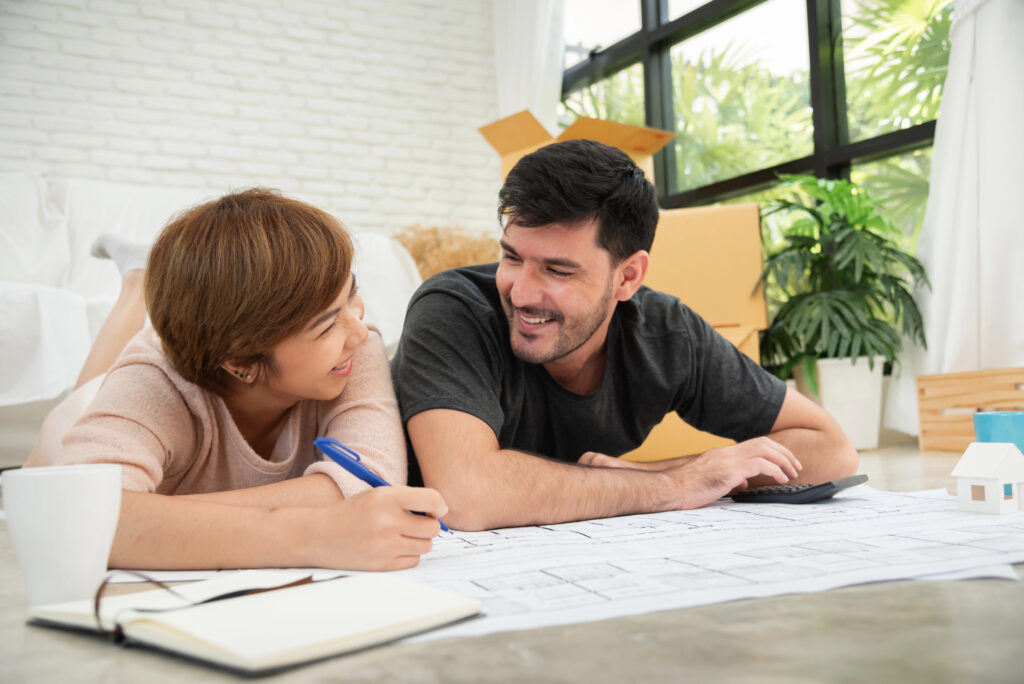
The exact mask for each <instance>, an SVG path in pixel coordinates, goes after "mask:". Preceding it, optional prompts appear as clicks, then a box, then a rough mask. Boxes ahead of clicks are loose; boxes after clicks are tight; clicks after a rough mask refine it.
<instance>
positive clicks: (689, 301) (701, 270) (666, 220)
mask: <svg viewBox="0 0 1024 684" xmlns="http://www.w3.org/2000/svg"><path fill="white" fill-rule="evenodd" d="M761 269H762V260H761V220H760V215H759V214H758V208H757V205H756V204H736V205H730V206H722V207H696V208H693V209H666V210H663V211H662V212H661V217H660V219H659V220H658V230H657V233H656V234H655V238H654V245H653V247H652V248H651V267H650V270H649V271H648V273H647V278H646V280H645V281H644V283H645V284H646V285H647V286H649V287H651V288H653V289H655V290H661V291H662V292H667V293H669V294H672V295H675V296H676V297H679V299H681V300H682V301H683V303H685V304H686V305H687V306H689V307H690V308H691V309H693V310H694V311H696V312H697V313H699V314H700V315H701V316H703V317H704V319H705V320H707V321H708V323H710V324H711V325H712V326H714V328H715V329H716V330H717V331H718V332H719V333H721V334H722V336H723V337H725V338H726V339H727V340H729V341H730V342H732V343H733V344H735V345H736V346H737V347H739V349H740V351H742V352H743V353H744V354H746V355H747V356H749V357H750V358H752V359H753V360H754V361H756V362H757V363H760V362H761V358H760V353H761V351H760V344H759V342H760V340H759V336H758V331H760V330H764V329H765V328H767V327H768V313H767V310H766V308H765V301H764V288H763V287H759V286H757V281H758V279H759V278H760V277H761ZM755 287H757V289H756V290H755ZM729 444H734V442H733V441H732V440H729V439H725V438H723V437H716V436H715V435H712V434H709V433H707V432H701V431H700V430H697V429H695V428H692V427H690V426H689V425H687V424H686V423H685V422H683V420H682V419H681V418H679V416H677V415H676V414H675V413H670V414H669V415H667V416H665V419H664V420H663V421H662V422H661V424H660V425H658V426H657V427H656V428H654V430H653V431H652V432H651V434H650V435H649V436H648V437H647V441H645V442H644V443H643V445H642V446H641V447H640V448H639V449H636V450H635V451H632V452H630V453H628V454H626V455H625V456H624V458H626V459H629V460H632V461H660V460H664V459H666V458H675V457H677V456H685V455H688V454H699V453H702V452H704V451H707V450H708V449H714V448H715V447H719V446H726V445H729Z"/></svg>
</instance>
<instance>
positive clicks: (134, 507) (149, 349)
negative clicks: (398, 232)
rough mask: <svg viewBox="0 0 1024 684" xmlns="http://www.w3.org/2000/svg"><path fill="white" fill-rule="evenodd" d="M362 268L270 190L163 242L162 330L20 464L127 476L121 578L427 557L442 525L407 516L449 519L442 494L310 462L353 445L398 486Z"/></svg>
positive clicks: (150, 305) (116, 560)
mask: <svg viewBox="0 0 1024 684" xmlns="http://www.w3.org/2000/svg"><path fill="white" fill-rule="evenodd" d="M352 251H353V250H352V242H351V240H350V239H349V236H348V234H347V233H346V232H345V230H344V228H343V227H342V226H341V224H340V223H339V222H338V221H337V220H336V219H334V218H333V217H332V216H330V215H329V214H327V213H325V212H323V211H320V210H318V209H316V208H315V207H312V206H310V205H307V204H304V203H302V202H299V201H296V200H293V199H290V198H287V197H283V196H282V195H280V194H278V193H275V192H272V191H269V190H265V189H259V188H257V189H252V190H247V191H243V192H239V193H234V194H231V195H227V196H225V197H222V198H220V199H218V200H214V201H212V202H208V203H206V204H202V205H199V206H197V207H194V208H192V209H189V210H188V211H186V212H184V213H182V214H181V215H180V216H178V217H177V218H175V219H174V220H172V221H171V222H170V223H169V224H168V225H167V227H166V228H165V229H164V230H163V232H162V233H161V234H160V236H159V237H158V238H157V240H156V242H155V244H154V245H153V248H152V251H151V252H150V256H149V262H148V265H147V270H146V275H145V286H144V294H145V302H146V308H147V310H148V312H149V317H150V320H151V321H152V327H146V328H144V329H143V330H141V331H139V332H138V333H137V334H136V335H134V337H132V338H131V339H130V340H129V341H128V342H127V345H125V346H124V349H123V351H121V353H120V355H119V356H118V357H117V358H116V360H114V361H113V364H112V365H111V366H110V367H109V369H108V370H107V371H106V372H105V373H104V374H102V375H100V376H98V377H95V378H93V379H91V380H88V382H86V383H85V384H84V385H82V386H81V387H79V388H78V389H77V390H76V391H75V392H74V393H73V394H72V395H71V396H70V397H69V398H68V399H67V400H66V401H65V402H63V403H62V404H61V405H59V406H58V407H57V409H55V411H54V412H53V413H52V414H51V415H50V417H48V419H47V422H46V423H45V424H44V426H43V437H42V438H41V440H40V443H39V444H38V445H37V448H36V450H35V451H34V453H33V455H32V457H30V459H29V463H28V464H26V465H28V466H35V465H49V464H54V463H62V464H69V463H118V464H120V465H121V466H122V470H123V487H124V490H125V491H124V492H123V493H124V497H123V501H124V503H123V505H122V510H121V518H120V521H119V524H118V533H117V537H116V538H115V541H114V548H113V551H112V553H111V564H112V565H116V566H120V567H136V568H140V567H141V568H154V567H156V568H175V567H188V568H204V567H212V568H222V567H288V566H320V567H338V568H352V569H382V568H387V569H391V568H398V567H408V566H410V565H415V564H416V562H418V560H419V556H420V555H421V554H422V553H425V552H426V551H427V550H429V549H430V545H431V542H430V540H431V538H432V537H433V536H434V535H436V534H437V531H438V529H439V525H438V523H437V521H436V520H435V519H433V518H429V517H428V518H425V517H422V516H414V515H412V514H410V513H408V512H407V511H409V510H416V511H426V512H428V513H429V514H430V515H431V516H434V517H436V516H439V515H441V514H443V513H444V510H443V508H444V503H443V501H442V500H441V498H440V496H439V495H438V494H437V493H436V492H433V491H429V490H422V489H410V488H407V487H401V486H400V487H388V488H381V489H376V490H369V486H368V485H367V484H366V483H364V482H363V481H362V480H359V479H358V478H355V477H354V476H352V475H350V474H349V473H348V472H347V471H345V470H344V469H342V468H340V467H339V466H337V465H336V464H334V463H333V462H331V461H329V460H323V459H322V457H320V456H318V454H317V452H316V450H315V449H314V446H313V442H314V440H315V439H316V438H318V437H331V438H334V439H337V440H341V441H344V442H346V443H347V444H349V445H350V446H351V447H353V448H354V449H355V450H357V451H358V452H360V453H361V454H362V459H363V461H364V464H365V465H367V466H368V467H370V468H371V469H373V470H374V471H375V472H376V473H377V474H378V475H379V476H380V477H382V478H383V479H385V480H387V481H389V482H393V483H396V484H404V483H405V480H406V463H405V447H404V438H403V435H402V428H401V424H400V422H399V419H398V411H397V406H396V403H395V397H394V393H393V390H392V388H391V382H390V377H389V374H388V364H387V359H386V357H385V355H384V349H383V344H382V342H381V339H380V336H379V334H378V333H377V332H376V330H372V329H368V327H367V325H366V324H364V323H363V320H362V318H363V312H364V307H363V302H362V298H361V297H360V295H359V292H358V290H357V288H356V283H355V279H354V277H353V276H352V274H351V272H350V266H351V263H352ZM135 273H138V271H135ZM134 280H137V279H134ZM134 280H133V279H129V278H128V277H127V276H126V280H125V287H126V290H127V289H128V288H129V287H130V285H129V283H130V282H133V281H134ZM141 295H142V292H141V291H137V293H136V294H135V295H134V296H135V297H141ZM132 297H133V295H128V296H127V297H126V299H127V300H131V299H132ZM161 495H179V496H173V497H168V496H161Z"/></svg>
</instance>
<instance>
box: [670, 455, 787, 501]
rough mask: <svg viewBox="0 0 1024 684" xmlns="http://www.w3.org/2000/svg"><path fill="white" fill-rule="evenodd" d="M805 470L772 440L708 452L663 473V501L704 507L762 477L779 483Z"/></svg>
mask: <svg viewBox="0 0 1024 684" xmlns="http://www.w3.org/2000/svg"><path fill="white" fill-rule="evenodd" d="M802 468H803V465H801V463H800V461H798V460H797V458H796V456H794V455H793V452H792V451H790V450H789V449H787V448H786V447H785V446H783V445H782V444H779V443H778V442H776V441H775V440H773V439H770V438H768V437H756V438H754V439H748V440H747V441H745V442H740V443H739V444H734V445H732V446H727V447H719V448H717V449H712V450H711V451H707V452H705V453H703V454H701V455H700V456H694V457H692V458H688V459H684V462H683V463H681V464H680V465H677V466H674V467H671V468H667V469H665V470H663V471H661V472H662V473H663V475H664V476H665V478H666V480H665V482H664V487H665V490H664V491H663V492H662V496H664V497H665V499H663V500H664V501H665V502H666V503H667V504H668V505H667V506H666V508H671V509H690V508H700V507H701V506H705V505H707V504H709V503H711V502H712V501H715V500H716V499H718V498H720V497H723V496H727V495H728V494H732V493H733V492H737V491H742V490H744V489H746V487H747V480H748V479H750V478H752V477H757V476H759V475H763V476H766V477H768V478H770V479H772V480H774V481H775V482H778V483H779V484H785V483H787V482H789V481H790V480H795V479H796V478H797V477H798V476H799V474H800V470H801V469H802Z"/></svg>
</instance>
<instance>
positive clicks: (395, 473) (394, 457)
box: [305, 328, 408, 498]
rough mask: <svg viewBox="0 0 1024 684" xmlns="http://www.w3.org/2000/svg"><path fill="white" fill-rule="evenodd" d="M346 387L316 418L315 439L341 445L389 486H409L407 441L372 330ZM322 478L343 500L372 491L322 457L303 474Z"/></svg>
mask: <svg viewBox="0 0 1024 684" xmlns="http://www.w3.org/2000/svg"><path fill="white" fill-rule="evenodd" d="M354 361H355V363H354V364H353V368H352V374H351V375H350V376H349V380H348V384H347V385H345V389H344V390H343V391H342V393H341V395H340V396H339V397H338V398H337V399H335V400H334V401H332V402H326V403H325V404H324V405H323V407H322V408H321V411H320V415H319V416H318V425H317V434H318V435H322V436H325V437H331V438H333V439H336V440H338V441H339V442H342V443H343V444H345V445H346V446H348V447H349V448H351V449H353V450H354V451H355V452H356V453H358V454H359V455H360V457H361V458H362V463H363V465H365V466H366V467H368V468H369V469H370V470H372V471H374V472H375V473H377V474H378V475H380V476H381V477H382V478H384V479H385V480H387V481H388V482H389V483H390V484H395V485H404V484H405V483H406V480H407V476H408V475H407V467H408V466H407V464H406V460H405V435H404V433H403V432H402V422H401V420H400V419H399V417H398V402H397V401H396V400H395V392H394V390H393V389H392V386H391V372H390V370H389V367H388V360H387V356H386V354H385V353H384V343H383V342H382V341H381V337H380V333H379V332H377V330H375V329H374V328H370V334H369V336H368V337H367V339H366V342H365V343H364V344H363V345H362V346H361V347H360V348H359V349H358V350H357V351H356V354H355V358H354ZM312 473H324V474H326V475H328V476H329V477H330V478H331V479H333V480H334V481H335V482H336V483H337V484H338V487H339V488H340V489H341V493H342V494H343V495H344V496H345V497H346V498H348V497H350V496H352V495H354V494H358V493H359V492H361V491H364V490H367V489H369V488H370V485H368V484H367V483H365V482H363V481H362V480H360V479H359V478H357V477H355V476H354V475H352V474H351V473H349V472H348V471H347V470H345V469H344V468H342V467H341V466H339V465H337V464H336V463H334V462H332V461H330V460H329V459H326V457H321V460H319V461H317V462H316V463H313V464H312V465H310V466H309V467H308V468H307V469H306V472H305V474H306V475H309V474H312Z"/></svg>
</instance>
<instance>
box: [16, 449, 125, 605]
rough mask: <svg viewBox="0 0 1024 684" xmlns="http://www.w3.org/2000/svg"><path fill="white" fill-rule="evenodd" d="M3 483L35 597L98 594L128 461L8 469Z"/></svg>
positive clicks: (51, 599)
mask: <svg viewBox="0 0 1024 684" xmlns="http://www.w3.org/2000/svg"><path fill="white" fill-rule="evenodd" d="M0 490H2V492H3V502H4V510H3V512H2V514H0V515H2V516H3V517H5V518H6V519H7V528H8V529H9V530H10V533H11V539H12V540H13V541H14V553H15V555H17V557H18V564H19V565H20V566H21V571H22V574H23V575H24V578H25V594H26V595H27V597H28V603H29V605H45V604H48V603H63V602H64V601H75V600H78V599H86V598H92V596H93V595H94V594H95V593H96V589H97V588H98V587H99V585H100V583H101V582H102V581H103V576H104V575H105V574H106V572H107V561H108V559H109V558H110V547H111V545H112V544H113V542H114V532H115V531H116V530H117V519H118V516H119V515H120V512H121V466H119V465H116V464H110V463H97V464H83V465H68V466H47V467H43V468H22V469H20V470H7V471H5V472H4V473H3V475H2V476H0Z"/></svg>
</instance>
